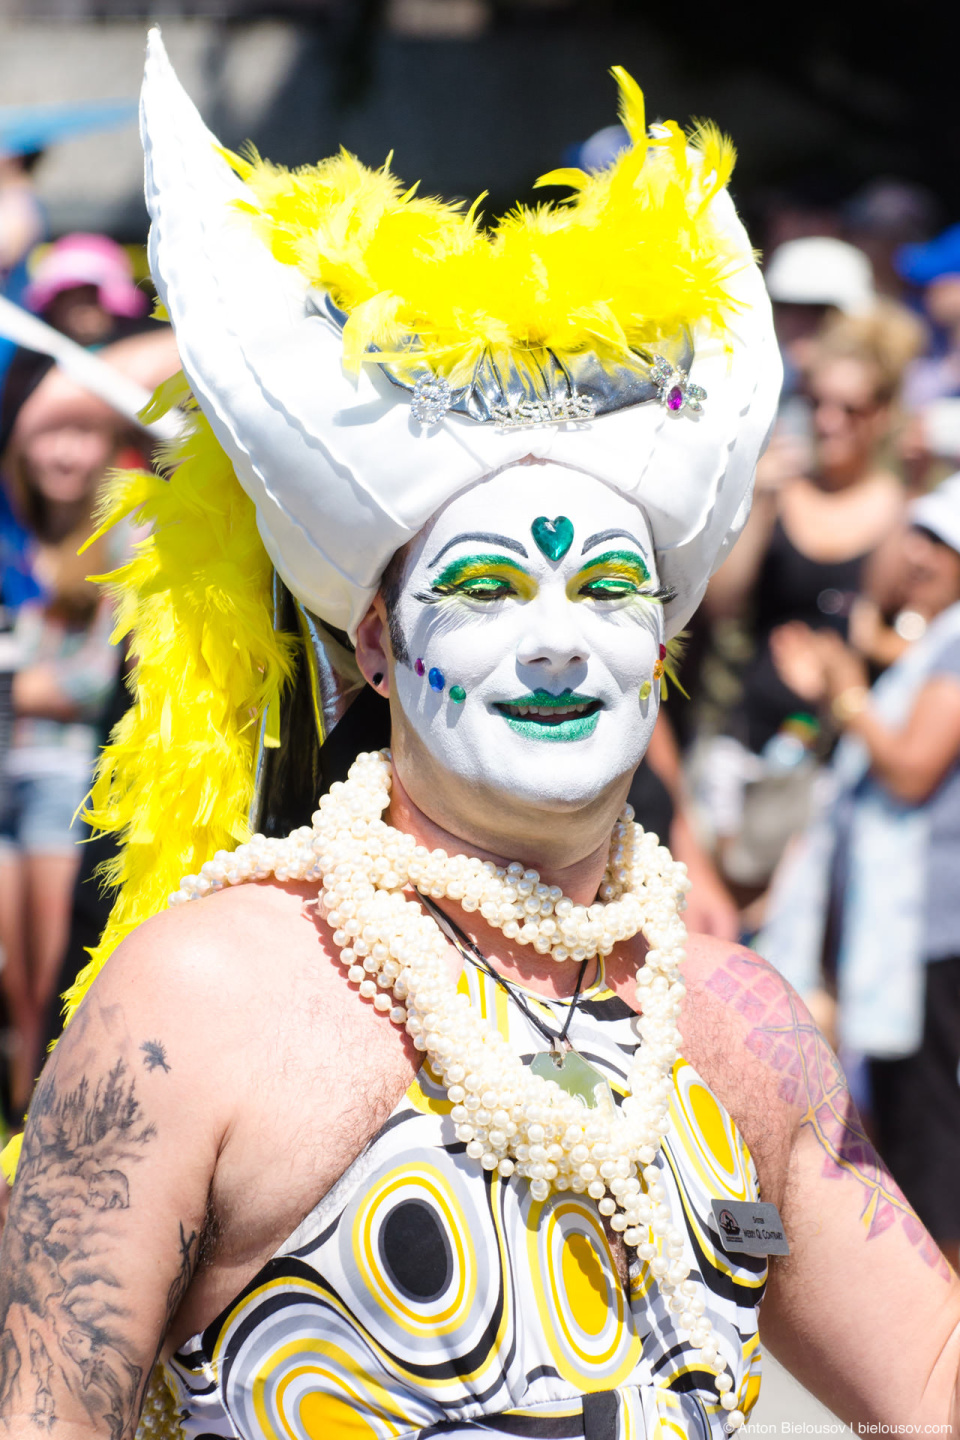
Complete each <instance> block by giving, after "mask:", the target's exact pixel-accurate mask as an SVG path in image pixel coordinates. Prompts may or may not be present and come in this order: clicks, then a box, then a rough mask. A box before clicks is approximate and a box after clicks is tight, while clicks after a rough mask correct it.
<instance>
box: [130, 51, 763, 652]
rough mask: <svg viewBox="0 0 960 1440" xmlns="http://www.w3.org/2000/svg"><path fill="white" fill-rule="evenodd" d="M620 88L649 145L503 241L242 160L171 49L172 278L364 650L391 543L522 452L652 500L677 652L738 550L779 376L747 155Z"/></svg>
mask: <svg viewBox="0 0 960 1440" xmlns="http://www.w3.org/2000/svg"><path fill="white" fill-rule="evenodd" d="M615 73H617V75H618V79H619V81H620V85H621V90H622V111H623V114H624V120H625V123H626V124H627V127H628V129H629V130H630V133H631V137H632V139H633V142H634V143H633V148H632V150H628V151H626V152H624V154H623V155H621V156H620V157H619V158H618V159H617V161H616V162H615V163H614V165H613V166H612V167H611V169H610V171H608V172H603V173H602V174H601V175H600V176H597V177H587V176H584V175H581V174H580V172H568V171H564V172H555V173H554V174H553V175H551V176H548V177H545V179H546V180H547V181H548V182H549V183H551V184H557V183H569V184H570V185H571V186H572V187H573V188H574V189H575V190H576V191H577V194H576V196H575V198H574V200H573V202H572V203H570V204H569V205H567V206H562V205H561V206H554V207H548V209H547V210H546V211H527V212H521V213H520V214H519V215H517V214H515V215H514V216H511V217H508V219H507V220H506V221H503V222H500V226H499V228H498V229H497V231H495V232H494V235H493V237H492V239H491V237H490V236H488V235H486V234H484V232H483V231H481V230H480V228H479V225H478V224H477V220H476V217H475V215H474V212H473V211H471V212H470V214H469V215H464V214H462V213H460V212H459V211H457V210H456V209H455V207H449V206H447V207H444V206H441V205H440V204H439V202H435V201H420V200H418V199H415V198H413V196H412V192H406V193H404V192H403V189H402V187H401V186H400V184H399V182H397V181H396V180H395V179H394V177H393V176H392V175H390V174H389V172H388V171H387V169H386V167H385V168H384V170H382V171H376V172H372V171H369V170H366V169H364V167H362V166H360V165H359V164H358V162H356V161H354V160H353V159H352V157H349V156H345V155H343V156H340V157H337V158H336V159H335V160H333V161H328V162H325V165H323V166H320V167H317V169H316V170H315V171H313V172H297V173H295V174H293V175H290V174H289V173H288V172H282V171H277V170H274V169H273V168H272V167H270V166H267V165H266V164H264V163H263V162H260V161H258V160H256V159H255V160H253V161H249V162H248V161H241V160H238V159H237V157H229V158H228V157H227V156H226V154H225V152H224V151H223V150H222V149H221V148H220V146H219V145H218V143H217V141H216V139H215V137H214V136H213V135H211V133H210V132H209V130H207V129H206V127H205V126H204V124H203V122H202V121H201V119H200V116H199V115H198V113H197V111H196V109H195V107H194V106H193V104H192V103H191V101H190V100H189V98H188V97H187V95H186V94H185V92H184V90H183V88H182V87H181V85H180V83H179V81H178V80H177V78H176V75H175V74H174V72H173V69H172V67H171V65H170V62H169V60H168V58H167V55H166V52H165V50H164V48H163V44H162V41H161V39H160V35H159V32H158V31H156V30H154V31H153V32H152V33H151V35H150V40H149V47H148V54H147V62H146V72H145V78H144V86H143V97H142V107H141V116H142V133H143V146H144V152H145V158H146V197H147V204H148V207H149V211H150V216H151V221H152V224H151V230H150V263H151V270H152V273H153V277H154V280H155V283H156V285H157V289H158V291H159V294H160V297H161V299H162V301H163V303H164V305H165V306H166V309H167V311H168V313H169V316H170V319H171V321H172V323H173V326H174V329H175V332H176V336H177V343H178V346H179V349H180V355H181V358H182V362H183V367H184V371H185V373H186V376H187V378H188V380H189V382H190V385H191V387H192V389H193V392H194V395H195V396H196V398H197V400H198V401H199V403H200V405H201V407H202V409H203V410H204V412H205V413H206V415H207V417H208V419H209V421H210V423H211V425H212V427H213V430H214V432H215V434H216V437H217V439H218V440H219V442H220V444H221V445H222V446H223V448H224V450H225V451H226V453H227V454H228V456H229V457H230V459H231V461H232V463H233V465H234V468H235V470H236V473H237V476H238V478H239V480H240V483H241V485H242V486H243V488H244V490H245V491H246V492H247V494H248V495H249V496H250V497H251V499H252V500H253V501H254V503H255V505H256V511H257V525H258V528H259V531H260V535H261V537H262V539H263V543H264V545H265V547H266V549H267V551H268V553H269V555H270V557H271V559H272V561H273V563H274V565H275V567H276V570H277V572H278V573H279V575H280V576H281V577H282V579H283V581H284V582H285V583H286V585H287V587H288V588H289V589H290V591H291V592H292V593H293V595H294V596H295V597H296V598H297V599H298V600H299V601H300V602H301V604H302V605H303V606H304V607H306V609H307V610H309V611H310V612H312V613H313V614H315V615H317V616H319V617H320V618H321V619H322V620H323V621H324V622H325V623H326V624H328V625H330V626H333V627H335V628H337V629H339V630H342V631H346V632H347V633H348V634H349V635H351V636H352V635H353V634H354V633H355V631H356V626H357V625H358V623H359V621H360V620H361V619H362V618H363V615H364V614H365V612H366V610H367V609H368V607H369V605H370V603H371V600H372V599H373V596H374V595H375V593H376V590H377V586H378V583H379V580H380V577H381V575H382V573H383V570H384V568H385V566H386V565H387V563H388V562H389V560H390V558H391V556H392V555H393V554H394V552H395V551H396V550H398V549H399V548H400V547H401V546H402V545H404V544H405V543H406V542H407V541H408V540H410V539H411V538H412V537H413V536H414V535H416V533H417V532H418V531H419V530H420V529H421V528H422V527H423V525H424V524H425V523H426V522H427V521H428V520H429V519H430V518H431V516H432V515H434V514H435V513H436V512H437V511H438V510H439V509H440V508H441V507H442V506H443V505H444V504H445V503H446V502H447V501H448V500H450V499H451V498H452V497H453V496H454V495H456V494H458V493H459V492H460V491H462V490H464V489H465V488H467V487H468V486H470V485H472V484H474V483H475V482H477V481H479V480H481V479H483V478H484V477H486V476H489V475H490V474H492V473H494V472H496V471H498V470H500V469H502V468H503V467H505V466H508V465H510V464H512V463H513V462H516V461H518V460H521V459H522V458H524V457H526V456H528V455H533V456H535V457H538V458H543V459H547V458H549V459H551V460H553V461H555V462H559V463H561V464H564V465H567V466H570V467H572V468H573V469H576V470H581V471H583V472H585V473H587V474H589V475H592V476H595V477H596V478H598V479H600V480H602V481H604V482H606V483H607V484H609V485H611V486H613V487H614V488H615V489H617V490H620V491H622V492H623V493H625V494H627V495H631V496H633V497H635V498H636V499H637V501H638V502H639V503H640V505H641V506H642V507H643V509H644V511H645V513H646V516H647V519H648V522H649V524H650V528H651V531H652V534H653V538H654V543H655V547H656V551H657V559H658V565H659V570H660V577H661V579H662V580H663V581H664V583H665V584H666V585H667V586H669V587H670V588H671V589H672V590H673V591H674V592H675V598H674V599H673V600H672V601H670V602H669V603H668V604H667V606H666V615H665V619H666V626H667V633H668V635H670V634H675V633H676V632H677V631H678V630H679V629H680V628H681V627H682V626H683V624H684V623H685V622H686V620H687V619H688V618H689V616H690V615H691V613H692V612H693V610H694V609H695V608H696V606H697V604H698V603H699V601H700V599H701V597H702V595H703V592H704V589H705V587H706V584H707V580H708V578H709V576H710V575H711V573H712V572H713V571H714V570H715V569H716V567H717V565H718V564H719V563H720V562H721V560H722V559H723V557H724V556H725V555H726V553H727V551H728V550H729V548H730V546H731V545H732V543H733V541H734V540H735V539H736V536H737V535H738V534H739V531H740V529H741V527H742V525H743V523H744V520H745V519H746V515H747V512H748V509H749V502H750V495H751V488H752V481H753V474H754V469H755V467H756V463H757V459H758V457H759V455H760V453H761V451H762V449H763V446H764V443H765V440H766V437H767V434H768V431H769V428H770V425H771V423H772V420H773V416H774V412H775V407H776V402H777V397H778V394H779V386H780V376H781V369H780V360H779V355H778V351H777V346H776V343H775V339H774V333H773V326H772V320H771V312H770V306H769V303H768V300H767V296H766V293H765V290H764V286H763V282H762V279H761V276H760V272H759V270H758V268H757V266H756V264H755V262H754V259H753V255H752V251H751V249H750V244H749V241H748V238H747V235H746V233H745V231H744V229H743V226H742V225H741V223H740V221H739V219H738V218H737V215H736V212H735V210H734V207H733V203H732V201H731V200H730V197H729V195H728V193H727V191H726V189H725V188H724V186H725V180H726V175H727V174H728V173H729V169H730V166H731V165H732V150H731V149H730V147H729V146H728V145H725V143H724V142H722V141H721V140H720V139H719V137H718V136H716V134H715V132H712V131H710V130H704V131H701V132H700V134H699V135H698V136H695V137H694V138H693V140H692V141H691V142H688V141H687V140H686V139H685V138H684V137H683V136H682V134H681V132H679V131H678V130H677V127H676V126H674V125H672V124H670V125H666V126H657V127H653V131H652V132H651V133H650V135H649V136H648V134H647V130H646V126H645V123H644V121H643V110H642V96H641V95H640V92H639V91H638V90H637V88H636V86H635V85H634V84H633V82H632V81H631V80H630V79H629V77H628V76H625V75H624V74H623V72H615ZM238 172H239V173H238ZM241 177H242V178H241ZM311 206H313V209H312V210H311ZM391 227H393V228H392V229H391ZM391 237H392V238H391ZM444 247H445V248H444ZM671 247H672V248H671ZM591 260H592V262H593V263H592V264H591V263H590V262H591ZM471 267H472V268H471ZM658 267H659V268H658ZM585 286H591V287H592V292H590V293H589V294H586V296H585V294H584V293H582V292H583V291H584V287H585ZM531 287H533V288H531ZM593 292H595V293H593ZM478 297H479V298H478ZM471 306H472V308H471ZM481 310H482V312H483V313H482V314H481V313H479V312H480V311H481ZM544 507H545V511H547V512H549V504H548V500H547V499H545V502H544Z"/></svg>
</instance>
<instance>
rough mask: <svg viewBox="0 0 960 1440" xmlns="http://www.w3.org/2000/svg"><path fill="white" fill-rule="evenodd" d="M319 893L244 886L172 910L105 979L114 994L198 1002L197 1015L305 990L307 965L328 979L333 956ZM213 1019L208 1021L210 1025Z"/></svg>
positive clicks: (144, 930) (115, 960)
mask: <svg viewBox="0 0 960 1440" xmlns="http://www.w3.org/2000/svg"><path fill="white" fill-rule="evenodd" d="M316 898H317V895H316V888H315V887H310V886H308V885H303V884H295V883H288V884H280V883H277V882H267V883H260V884H249V885H238V886H235V887H232V888H229V889H225V890H222V891H220V892H219V893H217V894H213V895H207V896H205V897H204V898H203V899H202V900H198V901H194V902H193V903H191V904H189V905H183V906H179V907H177V908H176V909H170V910H164V911H162V912H161V913H160V914H158V915H155V916H154V917H153V918H152V919H150V920H147V921H145V922H144V923H143V924H142V925H140V926H139V927H138V928H137V929H136V930H135V931H134V932H133V933H132V934H131V935H130V936H128V938H127V939H126V940H125V941H124V942H123V944H122V945H120V946H119V947H118V949H117V950H116V952H115V953H114V955H113V956H111V958H110V961H109V962H108V964H107V966H106V967H105V969H104V971H103V973H102V975H101V976H100V977H99V978H98V980H97V987H98V989H99V991H100V992H101V994H102V993H103V991H104V989H105V987H106V986H109V987H110V989H111V990H113V991H118V992H119V991H121V990H135V991H141V990H143V989H144V987H149V988H150V989H151V990H152V991H153V992H154V993H155V994H156V993H157V992H160V993H161V994H163V993H166V992H170V993H172V994H174V995H176V996H178V997H179V998H180V999H181V1000H182V997H183V995H184V994H188V995H189V996H190V997H191V1007H190V1008H191V1009H194V1010H196V1009H198V1008H199V1007H200V1006H202V1005H203V1004H205V1003H209V1002H211V1001H217V1002H219V1003H218V1004H217V1005H216V1006H215V1009H216V1010H217V1012H219V1011H221V1010H223V1009H228V1010H230V1011H231V1012H232V1014H231V1023H235V1021H236V1018H237V1015H236V1012H237V1010H238V1009H241V1008H242V1007H243V1005H244V1004H245V1003H247V1002H248V1001H249V1000H250V999H252V998H254V997H256V999H257V1002H258V1004H260V1005H263V1004H264V1003H265V997H267V1003H269V996H270V995H271V994H276V993H278V992H285V991H286V990H287V989H288V987H290V986H294V987H297V986H298V985H299V982H300V980H301V978H302V970H303V967H304V966H305V965H309V966H310V967H311V973H312V974H313V975H314V976H315V977H320V976H322V974H323V973H324V970H325V969H326V968H331V967H324V966H323V965H321V964H318V960H324V959H329V958H331V957H330V956H329V954H328V941H327V929H326V926H325V925H324V924H323V923H322V922H319V923H318V917H317V912H316ZM212 1018H213V1017H212V1016H211V1015H210V1014H209V1012H208V1015H207V1020H210V1019H212Z"/></svg>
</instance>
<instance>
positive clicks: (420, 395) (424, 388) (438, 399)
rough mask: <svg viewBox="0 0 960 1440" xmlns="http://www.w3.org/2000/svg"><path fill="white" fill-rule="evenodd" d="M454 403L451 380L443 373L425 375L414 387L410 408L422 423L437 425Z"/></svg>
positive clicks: (415, 417)
mask: <svg viewBox="0 0 960 1440" xmlns="http://www.w3.org/2000/svg"><path fill="white" fill-rule="evenodd" d="M452 403H453V395H452V393H451V391H450V382H449V381H448V380H445V379H444V378H443V376H442V375H424V376H423V377H422V378H421V379H419V380H418V381H417V383H416V385H415V386H414V387H413V402H412V404H411V406H410V409H411V410H412V411H413V418H414V419H415V420H419V421H420V424H421V425H436V423H437V421H438V420H442V419H443V417H444V415H446V413H447V411H448V410H449V409H450V406H451V405H452Z"/></svg>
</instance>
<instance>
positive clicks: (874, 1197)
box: [706, 951, 950, 1277]
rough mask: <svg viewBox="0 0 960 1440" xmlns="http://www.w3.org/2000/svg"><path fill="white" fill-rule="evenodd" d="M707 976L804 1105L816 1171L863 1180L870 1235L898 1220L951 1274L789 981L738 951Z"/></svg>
mask: <svg viewBox="0 0 960 1440" xmlns="http://www.w3.org/2000/svg"><path fill="white" fill-rule="evenodd" d="M706 983H707V989H708V990H711V991H713V993H714V994H715V995H717V996H719V998H720V999H721V1000H723V1001H724V1002H725V1003H726V1004H728V1005H732V1006H733V1008H734V1009H735V1010H737V1011H738V1012H739V1013H740V1014H741V1015H742V1016H743V1017H744V1019H745V1020H746V1021H747V1023H748V1024H749V1026H750V1030H749V1033H748V1035H747V1039H746V1046H747V1049H748V1050H750V1051H752V1053H753V1054H754V1055H756V1057H757V1059H758V1060H760V1061H761V1062H762V1063H763V1064H764V1065H766V1066H767V1068H768V1069H770V1070H772V1071H773V1072H774V1073H775V1074H777V1075H779V1077H780V1079H779V1083H778V1085H777V1093H778V1095H779V1097H780V1099H781V1100H783V1101H784V1102H785V1103H786V1104H788V1105H793V1106H796V1107H799V1108H800V1109H801V1110H802V1111H803V1116H802V1118H801V1121H800V1124H801V1126H802V1127H804V1128H806V1129H808V1130H809V1131H810V1132H811V1133H812V1134H813V1136H814V1138H815V1139H816V1141H817V1143H818V1144H819V1146H820V1148H821V1149H822V1150H823V1152H824V1155H823V1167H822V1172H821V1173H822V1174H823V1175H824V1176H825V1177H826V1178H827V1179H831V1180H836V1179H839V1178H841V1177H842V1176H843V1175H849V1176H851V1177H852V1178H853V1179H854V1180H855V1181H856V1182H857V1184H858V1185H859V1186H860V1189H861V1193H862V1197H863V1208H862V1209H861V1211H860V1219H861V1221H862V1222H863V1225H864V1227H865V1229H866V1232H867V1239H868V1240H872V1239H874V1238H875V1237H876V1236H877V1235H882V1234H883V1232H884V1231H885V1230H889V1228H890V1226H891V1225H896V1224H899V1225H900V1227H901V1229H902V1230H903V1232H904V1234H905V1235H906V1237H907V1239H908V1240H909V1241H910V1242H911V1244H912V1245H914V1246H915V1247H916V1248H917V1250H918V1251H919V1253H920V1256H921V1258H922V1259H923V1260H924V1261H925V1262H926V1264H927V1265H929V1266H930V1267H931V1268H932V1269H937V1270H940V1271H941V1272H942V1273H943V1275H944V1276H945V1277H946V1276H948V1275H949V1273H950V1272H949V1269H948V1267H947V1264H946V1261H945V1260H944V1259H943V1256H942V1255H941V1253H940V1250H939V1249H938V1247H937V1245H936V1244H935V1242H934V1241H933V1240H932V1239H931V1237H930V1236H929V1235H928V1234H927V1232H926V1230H925V1229H924V1227H923V1225H922V1224H921V1222H920V1220H919V1219H918V1218H917V1215H916V1214H915V1212H914V1210H913V1208H912V1207H911V1205H910V1204H909V1202H908V1201H907V1199H906V1197H905V1195H904V1194H903V1192H902V1191H901V1189H900V1188H899V1186H898V1185H897V1183H896V1181H895V1180H894V1179H893V1177H892V1176H891V1175H890V1172H889V1171H888V1170H887V1168H886V1166H885V1165H884V1164H883V1161H882V1160H881V1159H880V1157H879V1155H878V1154H877V1152H876V1150H875V1149H874V1148H873V1145H872V1144H871V1143H870V1140H869V1137H868V1136H867V1134H866V1132H865V1130H864V1128H863V1125H862V1124H861V1121H860V1117H859V1115H858V1114H857V1110H856V1107H855V1105H854V1103H853V1101H852V1099H851V1097H850V1091H849V1090H848V1088H847V1082H846V1079H845V1078H844V1074H843V1071H842V1069H841V1068H840V1063H839V1061H838V1060H837V1058H836V1056H835V1055H834V1053H833V1051H832V1050H831V1049H830V1046H829V1045H828V1044H827V1042H826V1040H825V1039H824V1038H823V1036H822V1035H821V1033H820V1031H819V1030H818V1028H817V1026H816V1025H815V1024H814V1023H813V1021H812V1020H811V1018H810V1016H809V1015H808V1013H807V1010H806V1007H805V1006H804V1005H803V1004H801V1002H800V1001H799V999H798V997H797V996H796V995H795V994H794V992H793V991H792V990H791V989H790V987H789V986H788V985H787V983H786V982H785V981H784V980H782V979H781V978H780V977H779V976H778V975H776V974H775V973H773V972H771V970H770V968H769V966H768V965H766V964H765V962H763V961H762V960H759V959H758V958H757V957H756V956H752V955H749V954H747V953H744V952H742V951H741V952H739V953H735V954H733V955H730V956H729V957H728V959H727V960H726V962H725V963H724V964H723V965H722V966H718V968H717V969H716V970H715V971H714V973H713V974H712V975H711V977H710V979H709V980H708V981H707V982H706Z"/></svg>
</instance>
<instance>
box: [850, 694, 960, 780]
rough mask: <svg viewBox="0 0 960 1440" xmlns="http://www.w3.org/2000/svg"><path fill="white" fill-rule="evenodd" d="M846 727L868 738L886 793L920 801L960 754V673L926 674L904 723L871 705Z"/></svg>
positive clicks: (868, 744) (876, 771)
mask: <svg viewBox="0 0 960 1440" xmlns="http://www.w3.org/2000/svg"><path fill="white" fill-rule="evenodd" d="M847 728H848V729H849V730H851V731H852V732H853V733H854V734H855V735H859V737H860V739H861V740H863V741H864V743H865V744H866V746H867V748H868V750H869V751H870V758H871V760H872V762H873V772H874V774H875V775H876V777H877V779H878V780H880V781H881V782H882V784H883V785H885V786H886V788H887V789H888V790H889V791H890V793H891V794H892V795H895V796H896V797H897V799H898V800H905V801H906V802H907V804H909V805H921V804H922V803H923V802H924V801H925V800H928V799H929V798H930V796H931V795H932V794H933V792H934V791H935V790H936V788H937V786H938V785H939V784H940V782H941V781H942V780H943V779H944V777H945V776H946V774H947V771H948V770H949V769H950V768H951V766H952V765H954V764H955V762H956V760H957V756H958V755H960V678H958V679H955V678H953V677H952V676H949V675H938V676H935V677H934V678H933V679H932V680H929V681H928V682H927V684H926V685H924V687H923V689H922V690H921V691H920V694H919V695H918V696H917V700H916V704H915V705H914V707H913V710H912V712H911V714H910V718H909V719H908V721H907V723H906V725H905V726H903V728H902V729H899V728H895V727H892V726H889V725H885V724H884V722H883V721H882V720H881V719H880V718H879V717H878V716H877V714H876V713H875V712H874V711H873V710H872V709H871V708H870V706H869V705H868V706H867V707H866V708H865V709H864V710H862V711H861V713H860V714H859V715H854V716H853V717H852V718H851V719H850V720H849V722H848V725H847Z"/></svg>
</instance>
